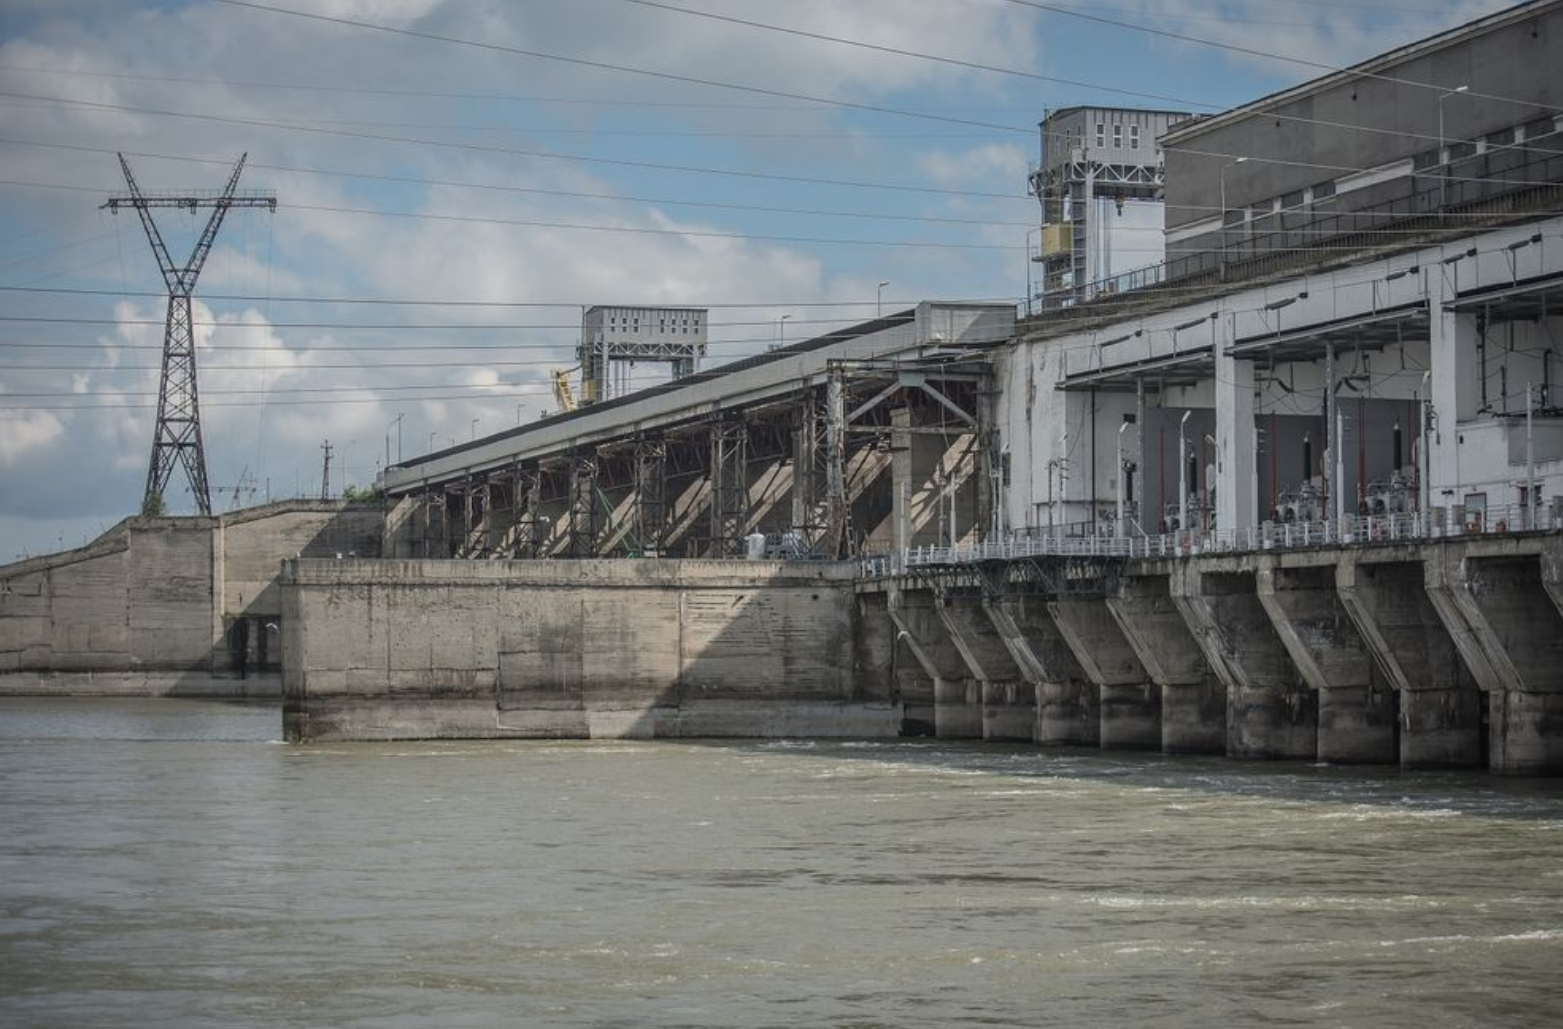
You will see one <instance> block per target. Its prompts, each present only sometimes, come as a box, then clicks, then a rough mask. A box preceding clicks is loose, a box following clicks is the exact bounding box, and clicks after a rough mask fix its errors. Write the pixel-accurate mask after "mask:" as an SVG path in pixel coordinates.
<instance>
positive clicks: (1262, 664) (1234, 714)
mask: <svg viewBox="0 0 1563 1029" xmlns="http://www.w3.org/2000/svg"><path fill="white" fill-rule="evenodd" d="M1172 598H1173V602H1174V603H1175V604H1177V606H1178V610H1179V612H1181V613H1182V615H1183V617H1184V620H1185V621H1186V622H1187V623H1188V626H1189V629H1190V630H1192V631H1193V633H1194V639H1195V640H1196V641H1197V642H1198V643H1199V647H1200V650H1202V651H1203V652H1204V654H1205V659H1206V660H1207V661H1209V662H1210V666H1211V668H1212V669H1213V670H1214V671H1215V673H1216V675H1218V676H1219V677H1220V678H1221V681H1222V682H1223V683H1224V684H1225V685H1226V688H1227V756H1228V757H1236V758H1267V759H1292V760H1310V761H1311V760H1313V758H1314V757H1315V755H1316V754H1317V751H1318V698H1317V696H1316V695H1315V694H1314V692H1313V691H1312V690H1310V689H1309V688H1308V687H1307V685H1306V683H1304V682H1303V680H1302V678H1301V677H1300V676H1299V675H1298V674H1297V670H1296V668H1295V667H1294V666H1293V665H1292V661H1291V658H1290V657H1289V656H1288V655H1287V653H1286V648H1285V647H1284V646H1282V644H1281V640H1280V637H1278V636H1277V635H1276V633H1275V630H1274V629H1273V628H1272V627H1271V625H1270V619H1269V618H1268V617H1267V616H1266V615H1265V612H1264V608H1263V607H1262V606H1261V605H1260V604H1259V601H1258V598H1257V597H1256V596H1255V584H1254V576H1253V574H1252V573H1251V572H1247V571H1244V570H1241V569H1234V570H1232V571H1222V572H1212V571H1207V570H1204V569H1202V568H1201V567H1199V566H1198V564H1196V563H1195V562H1192V561H1191V562H1188V563H1185V564H1183V565H1181V566H1179V567H1178V568H1177V570H1176V571H1175V572H1174V573H1173V576H1172Z"/></svg>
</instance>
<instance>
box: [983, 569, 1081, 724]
mask: <svg viewBox="0 0 1563 1029" xmlns="http://www.w3.org/2000/svg"><path fill="white" fill-rule="evenodd" d="M986 606H987V608H988V617H989V618H991V619H992V620H993V625H994V627H995V628H996V629H997V630H998V633H999V638H1000V639H1002V640H1003V642H1004V645H1005V647H1006V648H1008V650H1009V652H1010V656H1011V657H1012V658H1013V659H1014V661H1015V664H1016V666H1017V667H1018V669H1019V670H1020V672H1021V674H1022V675H1023V676H1025V678H1026V679H1027V680H1029V681H1030V682H1031V683H1032V684H1033V685H1034V687H1035V690H1036V724H1035V727H1034V730H1033V731H1034V738H1035V739H1036V741H1037V742H1038V743H1045V744H1074V745H1077V746H1084V747H1094V746H1097V745H1098V744H1099V743H1100V742H1101V714H1100V698H1099V696H1098V693H1097V688H1096V686H1095V684H1094V683H1092V682H1091V681H1090V680H1089V679H1088V678H1086V674H1085V672H1084V671H1082V670H1081V668H1080V663H1079V662H1078V661H1076V660H1075V656H1074V652H1073V651H1071V650H1070V649H1069V644H1068V643H1066V642H1064V637H1063V634H1062V633H1060V632H1059V631H1058V625H1057V623H1055V622H1054V621H1053V616H1052V615H1051V614H1049V613H1048V609H1047V607H1048V605H1047V603H1046V601H1045V600H1044V599H1043V598H1042V597H1040V596H1035V595H1029V594H1014V595H1010V596H1006V597H1003V598H1002V599H1000V600H999V601H998V602H997V603H993V602H989V603H988V604H987V605H986Z"/></svg>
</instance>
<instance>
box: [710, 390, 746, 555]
mask: <svg viewBox="0 0 1563 1029" xmlns="http://www.w3.org/2000/svg"><path fill="white" fill-rule="evenodd" d="M710 469H711V556H712V557H742V556H743V547H744V530H745V528H746V527H747V523H748V521H749V427H748V426H747V425H745V424H744V423H743V421H742V420H741V418H735V417H734V416H732V415H728V416H726V417H723V418H721V419H719V420H718V421H716V422H714V423H713V424H712V426H711V464H710Z"/></svg>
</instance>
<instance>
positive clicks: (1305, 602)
mask: <svg viewBox="0 0 1563 1029" xmlns="http://www.w3.org/2000/svg"><path fill="white" fill-rule="evenodd" d="M1256 581H1257V586H1258V594H1259V601H1260V603H1261V604H1263V605H1264V610H1265V613H1266V614H1267V615H1269V616H1270V624H1271V625H1272V626H1273V627H1274V629H1275V632H1276V635H1277V636H1278V637H1280V640H1281V644H1282V646H1284V647H1285V648H1286V653H1287V655H1288V656H1289V657H1290V658H1291V659H1292V663H1293V664H1294V665H1295V666H1296V668H1297V671H1298V673H1299V674H1300V675H1301V676H1302V678H1303V681H1304V682H1306V683H1307V684H1308V686H1309V687H1310V688H1311V689H1312V690H1313V691H1314V693H1315V694H1317V696H1318V703H1319V723H1318V759H1319V760H1320V761H1330V762H1336V763H1341V764H1393V763H1395V762H1396V761H1397V760H1398V758H1399V753H1398V747H1397V743H1396V739H1395V729H1396V702H1395V692H1394V689H1393V687H1391V686H1390V685H1389V684H1388V683H1387V682H1385V681H1384V679H1383V676H1382V675H1381V674H1380V673H1378V672H1377V671H1376V669H1375V668H1374V665H1373V657H1372V654H1371V653H1370V652H1369V650H1368V647H1367V644H1366V643H1365V642H1363V639H1362V635H1361V633H1359V632H1358V631H1357V627H1356V625H1355V624H1354V623H1353V622H1352V620H1351V618H1350V616H1349V615H1347V614H1346V610H1345V608H1344V606H1343V605H1342V604H1341V602H1340V599H1339V597H1338V596H1337V595H1336V588H1335V569H1334V567H1332V565H1331V564H1326V563H1318V559H1317V557H1316V556H1315V555H1312V554H1307V555H1300V556H1299V557H1298V558H1294V559H1290V563H1288V559H1283V558H1275V557H1264V558H1260V559H1259V568H1258V573H1257V579H1256Z"/></svg>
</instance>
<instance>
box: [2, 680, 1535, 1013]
mask: <svg viewBox="0 0 1563 1029" xmlns="http://www.w3.org/2000/svg"><path fill="white" fill-rule="evenodd" d="M279 723H280V718H279V714H278V712H277V711H276V709H274V708H263V707H240V706H227V705H219V704H204V703H194V702H184V701H62V700H16V699H12V700H5V701H0V830H3V831H0V1025H5V1026H69V1027H78V1029H85V1027H98V1026H104V1027H107V1026H113V1027H116V1029H118V1027H124V1026H158V1027H169V1026H222V1027H250V1026H267V1027H270V1026H300V1027H304V1026H308V1027H314V1026H354V1027H358V1026H362V1027H369V1026H373V1027H430V1029H434V1027H439V1029H460V1027H498V1026H593V1027H625V1029H629V1027H643V1026H650V1027H675V1026H677V1027H733V1026H775V1027H796V1026H836V1027H852V1029H868V1027H877V1026H895V1027H900V1026H941V1027H942V1026H1037V1025H1057V1026H1071V1027H1073V1026H1147V1025H1149V1026H1179V1027H1181V1026H1188V1027H1200V1029H1205V1027H1212V1026H1267V1025H1275V1026H1350V1027H1366V1026H1373V1027H1382V1026H1408V1027H1416V1029H1429V1027H1434V1026H1440V1027H1441V1026H1481V1027H1490V1026H1556V1025H1560V1024H1563V998H1560V993H1559V986H1560V974H1563V783H1559V782H1557V781H1520V780H1505V779H1496V778H1492V777H1489V776H1486V775H1481V774H1426V773H1418V774H1405V775H1402V774H1398V773H1396V772H1394V771H1393V770H1384V769H1377V770H1373V771H1362V770H1351V769H1338V768H1323V767H1316V766H1309V765H1301V764H1286V765H1260V764H1244V763H1237V762H1226V761H1221V760H1203V759H1189V758H1163V757H1159V756H1156V755H1132V756H1129V755H1106V754H1102V753H1100V752H1096V751H1056V750H1041V749H1036V748H1031V747H1024V746H996V745H980V744H966V745H962V744H951V743H935V742H918V741H907V742H880V743H845V742H813V743H811V742H713V743H709V744H700V743H586V742H560V743H554V742H538V743H449V742H434V743H403V744H363V745H332V746H304V747H298V746H288V745H284V744H281V743H279V742H277V739H278V737H279V736H280V732H279Z"/></svg>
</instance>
